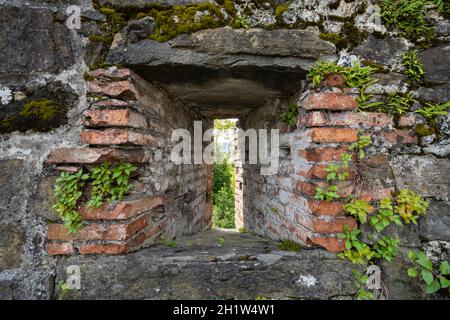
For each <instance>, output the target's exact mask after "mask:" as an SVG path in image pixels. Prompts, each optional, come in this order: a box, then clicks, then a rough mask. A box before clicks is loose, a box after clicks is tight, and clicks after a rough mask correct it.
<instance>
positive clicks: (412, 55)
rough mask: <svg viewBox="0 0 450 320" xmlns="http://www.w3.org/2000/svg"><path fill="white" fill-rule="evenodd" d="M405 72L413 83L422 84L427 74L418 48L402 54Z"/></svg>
mask: <svg viewBox="0 0 450 320" xmlns="http://www.w3.org/2000/svg"><path fill="white" fill-rule="evenodd" d="M402 60H403V67H404V68H405V70H404V72H403V73H404V74H405V76H407V77H408V80H409V82H410V83H411V84H414V85H417V84H420V83H421V82H422V80H423V76H424V75H425V70H424V66H423V64H422V61H421V60H420V58H419V54H418V52H417V50H411V51H408V52H405V53H404V54H403V55H402Z"/></svg>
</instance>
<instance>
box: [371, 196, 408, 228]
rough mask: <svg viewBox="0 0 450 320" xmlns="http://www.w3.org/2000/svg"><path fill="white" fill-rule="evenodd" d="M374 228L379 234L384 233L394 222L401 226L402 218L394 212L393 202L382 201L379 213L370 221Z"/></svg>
mask: <svg viewBox="0 0 450 320" xmlns="http://www.w3.org/2000/svg"><path fill="white" fill-rule="evenodd" d="M369 221H370V224H371V225H372V227H373V228H374V229H375V230H376V231H377V232H378V233H380V232H382V231H383V230H384V229H385V228H387V227H388V226H389V225H390V224H391V223H392V222H393V223H395V224H397V225H399V226H401V225H402V222H401V220H400V216H399V215H398V214H396V213H395V212H394V206H393V204H392V200H391V199H389V198H386V199H383V200H381V201H380V206H379V208H378V213H377V214H376V215H374V216H372V217H370V219H369Z"/></svg>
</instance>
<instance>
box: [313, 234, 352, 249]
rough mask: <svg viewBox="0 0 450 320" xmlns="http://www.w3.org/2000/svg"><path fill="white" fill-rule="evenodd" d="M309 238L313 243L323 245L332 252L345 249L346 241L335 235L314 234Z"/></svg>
mask: <svg viewBox="0 0 450 320" xmlns="http://www.w3.org/2000/svg"><path fill="white" fill-rule="evenodd" d="M309 240H310V241H311V243H313V244H315V245H318V246H321V247H323V248H325V249H326V250H328V251H330V252H342V251H345V242H344V241H343V240H342V239H338V238H335V237H325V236H313V237H310V238H309Z"/></svg>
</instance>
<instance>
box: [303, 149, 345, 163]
mask: <svg viewBox="0 0 450 320" xmlns="http://www.w3.org/2000/svg"><path fill="white" fill-rule="evenodd" d="M347 151H348V147H346V146H342V147H338V148H334V147H324V148H311V149H306V150H299V151H298V153H299V156H300V157H303V158H305V159H306V160H307V161H311V162H328V161H339V160H341V154H342V153H344V152H347Z"/></svg>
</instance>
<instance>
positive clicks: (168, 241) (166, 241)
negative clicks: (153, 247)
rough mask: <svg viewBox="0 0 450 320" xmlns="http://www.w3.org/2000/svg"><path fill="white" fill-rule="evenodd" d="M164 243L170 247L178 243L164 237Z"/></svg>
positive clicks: (174, 246)
mask: <svg viewBox="0 0 450 320" xmlns="http://www.w3.org/2000/svg"><path fill="white" fill-rule="evenodd" d="M162 243H163V244H164V245H165V246H166V247H168V248H176V247H177V243H176V242H175V241H174V240H172V239H162Z"/></svg>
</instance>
